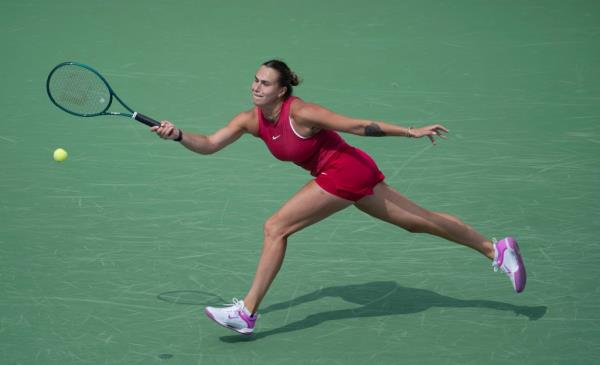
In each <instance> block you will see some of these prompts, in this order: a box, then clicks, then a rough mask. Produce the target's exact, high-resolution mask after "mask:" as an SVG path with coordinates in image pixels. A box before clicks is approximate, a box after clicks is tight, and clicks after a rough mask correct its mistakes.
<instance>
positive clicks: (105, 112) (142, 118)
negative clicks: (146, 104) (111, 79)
mask: <svg viewBox="0 0 600 365" xmlns="http://www.w3.org/2000/svg"><path fill="white" fill-rule="evenodd" d="M65 66H78V67H82V68H84V69H86V70H88V71H90V72H92V73H94V74H95V75H96V76H98V77H99V78H100V80H102V82H103V83H104V85H105V86H106V88H107V89H108V93H109V95H110V98H109V100H108V103H106V107H105V108H104V109H103V110H102V111H101V112H98V113H77V112H74V111H72V110H68V109H66V108H65V107H63V106H61V105H60V104H59V103H58V102H57V101H56V100H55V99H54V97H53V96H52V93H51V92H50V80H51V79H52V75H53V74H54V72H56V70H58V69H59V68H61V67H65ZM46 92H47V93H48V97H49V98H50V101H52V103H53V104H54V105H56V106H57V107H58V108H59V109H61V110H62V111H65V112H67V113H69V114H71V115H76V116H78V117H97V116H102V115H117V116H121V117H127V118H131V119H134V120H136V121H138V122H140V123H143V124H145V125H147V126H149V127H154V126H160V123H159V122H157V121H156V120H154V119H152V118H150V117H148V116H146V115H143V114H141V113H138V112H135V111H133V109H131V108H130V107H129V105H127V104H125V102H124V101H123V100H122V99H121V98H120V97H119V96H118V95H117V93H116V92H115V91H114V90H113V88H112V87H110V84H109V83H108V81H107V80H106V79H105V78H104V76H102V75H101V74H100V73H99V72H98V71H96V70H95V69H93V68H92V67H90V66H88V65H85V64H83V63H79V62H73V61H67V62H62V63H60V64H58V65H56V66H55V67H54V68H53V69H52V71H50V73H49V74H48V78H47V79H46ZM113 97H114V98H115V99H117V101H118V102H119V103H120V104H121V105H122V106H123V107H124V108H125V109H127V110H128V111H129V113H125V112H111V111H108V108H110V106H111V105H112V102H113Z"/></svg>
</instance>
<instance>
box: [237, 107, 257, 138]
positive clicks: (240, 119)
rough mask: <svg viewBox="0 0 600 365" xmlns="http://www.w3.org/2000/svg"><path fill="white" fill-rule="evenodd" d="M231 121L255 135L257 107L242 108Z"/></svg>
mask: <svg viewBox="0 0 600 365" xmlns="http://www.w3.org/2000/svg"><path fill="white" fill-rule="evenodd" d="M232 122H233V123H235V124H237V125H238V126H240V127H241V128H243V129H244V130H245V131H247V132H248V133H251V134H253V135H255V136H257V135H258V109H257V108H252V109H248V110H244V111H242V112H240V113H238V115H236V116H235V117H234V118H233V120H232Z"/></svg>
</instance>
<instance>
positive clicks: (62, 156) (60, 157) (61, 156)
mask: <svg viewBox="0 0 600 365" xmlns="http://www.w3.org/2000/svg"><path fill="white" fill-rule="evenodd" d="M67 157H69V154H68V153H67V151H65V150H63V149H62V148H57V149H56V150H54V161H57V162H63V161H64V160H66V159H67Z"/></svg>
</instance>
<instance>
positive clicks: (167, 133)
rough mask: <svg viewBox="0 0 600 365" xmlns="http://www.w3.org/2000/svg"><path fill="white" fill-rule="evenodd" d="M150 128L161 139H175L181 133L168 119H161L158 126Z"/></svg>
mask: <svg viewBox="0 0 600 365" xmlns="http://www.w3.org/2000/svg"><path fill="white" fill-rule="evenodd" d="M150 130H151V131H152V132H154V133H156V134H157V135H158V136H159V137H160V138H162V139H176V138H177V137H179V135H180V133H181V130H179V128H177V127H175V125H174V124H173V123H171V122H169V121H168V120H163V121H161V122H160V126H156V127H151V128H150Z"/></svg>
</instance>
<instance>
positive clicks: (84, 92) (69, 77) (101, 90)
mask: <svg viewBox="0 0 600 365" xmlns="http://www.w3.org/2000/svg"><path fill="white" fill-rule="evenodd" d="M46 91H47V92H48V97H49V98H50V100H51V101H52V103H54V105H56V106H57V107H59V108H60V109H62V110H64V111H65V112H67V113H70V114H73V115H77V116H81V117H94V116H98V115H104V114H108V113H107V110H108V108H109V107H110V105H111V104H112V100H113V95H115V94H114V92H113V90H112V89H111V87H110V86H109V85H108V82H107V81H106V79H105V78H104V77H102V75H100V73H98V71H96V70H94V69H93V68H91V67H90V66H87V65H84V64H81V63H77V62H63V63H61V64H59V65H57V66H56V67H54V68H53V69H52V71H50V74H49V75H48V79H47V80H46Z"/></svg>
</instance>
